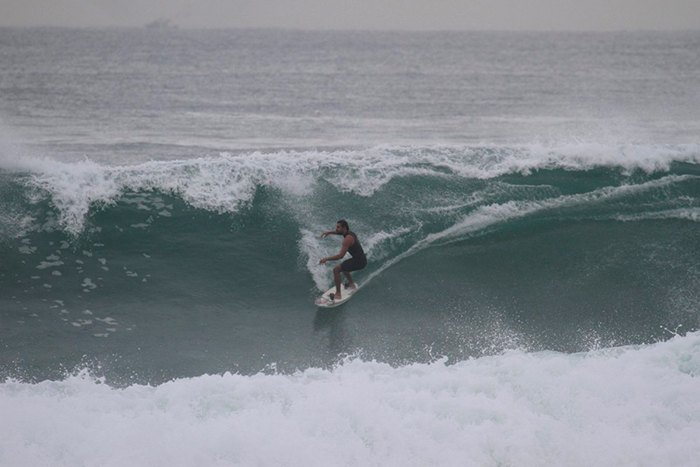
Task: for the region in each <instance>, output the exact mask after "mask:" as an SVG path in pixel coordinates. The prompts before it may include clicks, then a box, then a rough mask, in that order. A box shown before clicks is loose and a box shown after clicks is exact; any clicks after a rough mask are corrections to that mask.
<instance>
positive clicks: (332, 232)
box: [321, 230, 342, 238]
mask: <svg viewBox="0 0 700 467" xmlns="http://www.w3.org/2000/svg"><path fill="white" fill-rule="evenodd" d="M329 235H342V234H339V233H338V232H336V231H335V230H329V231H328V232H323V233H322V234H321V238H326V237H327V236H329Z"/></svg>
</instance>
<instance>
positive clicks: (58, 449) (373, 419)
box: [0, 333, 700, 467]
mask: <svg viewBox="0 0 700 467" xmlns="http://www.w3.org/2000/svg"><path fill="white" fill-rule="evenodd" d="M698 376H700V335H698V333H692V334H688V335H686V336H684V337H681V336H676V337H673V338H672V339H670V340H668V341H667V342H663V343H658V344H654V345H649V346H641V347H624V348H616V349H605V350H599V351H591V352H586V353H582V354H573V355H566V354H561V353H556V352H542V353H534V354H532V353H531V354H528V353H523V352H519V351H510V352H507V353H505V354H503V355H499V356H493V357H482V358H478V359H471V360H467V361H462V362H459V363H456V364H454V365H446V364H445V361H444V360H440V359H438V360H436V361H434V362H431V363H427V364H412V365H406V366H403V367H399V368H393V367H391V366H390V365H387V364H382V363H378V362H363V361H361V360H358V359H348V360H346V361H345V362H343V363H342V364H339V365H338V366H336V367H335V368H333V369H332V370H321V369H309V370H305V371H300V372H297V373H294V374H276V373H275V372H274V371H270V372H268V373H267V374H266V373H260V374H257V375H253V376H242V375H238V374H230V373H225V374H222V375H203V376H199V377H196V378H189V379H178V380H173V381H170V382H168V383H164V384H161V385H158V386H142V385H133V386H129V387H126V388H121V389H114V388H110V387H109V386H107V385H105V384H103V382H102V381H101V380H100V379H99V378H94V377H91V376H90V375H89V374H88V373H87V372H82V373H79V374H76V375H73V376H70V377H68V378H66V379H65V380H63V381H45V382H42V383H38V384H26V383H21V382H18V381H6V382H5V383H4V384H2V385H1V386H0V411H1V412H2V414H3V424H2V428H0V432H1V434H2V436H0V440H1V441H0V460H2V463H3V465H27V466H28V465H37V466H38V465H52V466H59V465H60V466H75V465H85V466H90V465H103V466H126V465H135V466H161V465H162V466H189V465H193V464H206V465H211V466H230V465H241V466H253V465H281V466H302V465H305V466H327V465H338V466H340V465H348V466H355V465H367V466H375V465H377V466H378V465H390V466H404V465H415V466H423V465H445V466H458V465H459V466H463V465H480V466H504V465H520V466H537V465H544V464H546V465H567V466H589V465H594V464H595V465H619V466H639V465H644V466H647V465H648V466H656V467H660V466H692V465H695V463H696V460H697V459H696V458H697V452H698V450H699V449H700V438H698V436H697V433H698V431H699V430H700V425H699V424H700V402H699V399H698V398H697V397H695V396H696V395H697V394H698V391H699V390H700V383H699V381H700V380H699V379H698Z"/></svg>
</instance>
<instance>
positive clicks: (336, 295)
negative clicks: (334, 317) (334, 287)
mask: <svg viewBox="0 0 700 467" xmlns="http://www.w3.org/2000/svg"><path fill="white" fill-rule="evenodd" d="M342 299H343V297H342V296H341V295H340V294H339V293H332V294H331V300H333V301H335V300H342Z"/></svg>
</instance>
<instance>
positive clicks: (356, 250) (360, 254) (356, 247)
mask: <svg viewBox="0 0 700 467" xmlns="http://www.w3.org/2000/svg"><path fill="white" fill-rule="evenodd" d="M346 235H350V236H352V238H354V239H355V243H353V244H352V246H351V247H350V248H348V253H350V256H352V257H353V258H357V259H362V260H364V261H367V257H366V256H365V250H363V249H362V245H360V241H359V240H358V239H357V235H355V232H348V233H346V234H345V235H343V238H345V236H346Z"/></svg>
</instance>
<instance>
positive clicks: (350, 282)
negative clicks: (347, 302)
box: [343, 271, 357, 289]
mask: <svg viewBox="0 0 700 467" xmlns="http://www.w3.org/2000/svg"><path fill="white" fill-rule="evenodd" d="M343 274H345V278H346V279H347V280H348V286H347V288H348V289H356V288H357V286H356V285H355V281H353V280H352V276H351V275H350V272H349V271H343Z"/></svg>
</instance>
